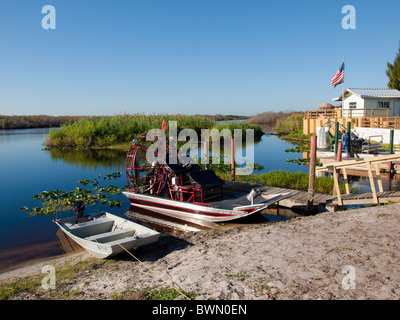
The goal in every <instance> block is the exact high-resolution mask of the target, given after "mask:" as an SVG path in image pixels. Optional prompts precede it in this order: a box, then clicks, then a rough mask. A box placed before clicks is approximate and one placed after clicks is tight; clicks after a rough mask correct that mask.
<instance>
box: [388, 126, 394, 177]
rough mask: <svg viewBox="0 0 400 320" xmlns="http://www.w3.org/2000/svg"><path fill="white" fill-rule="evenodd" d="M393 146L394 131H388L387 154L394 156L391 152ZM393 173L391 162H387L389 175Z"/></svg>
mask: <svg viewBox="0 0 400 320" xmlns="http://www.w3.org/2000/svg"><path fill="white" fill-rule="evenodd" d="M393 144H394V130H393V129H391V130H390V145H389V154H394V151H393ZM392 171H393V163H392V161H390V162H389V174H390V175H391V174H392Z"/></svg>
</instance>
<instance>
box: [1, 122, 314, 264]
mask: <svg viewBox="0 0 400 320" xmlns="http://www.w3.org/2000/svg"><path fill="white" fill-rule="evenodd" d="M48 131H49V129H24V130H5V131H4V130H3V131H0V154H1V156H0V168H1V169H0V181H1V183H0V194H1V200H0V271H2V270H3V271H4V270H5V269H7V268H10V267H15V266H17V265H18V264H19V263H25V262H26V261H29V260H33V259H42V258H45V257H51V256H55V255H59V254H62V250H61V248H60V246H59V244H58V241H57V238H56V232H57V229H58V228H57V226H56V224H55V223H53V222H52V219H54V218H55V216H54V215H53V216H34V217H30V216H29V214H28V213H27V212H26V211H21V210H20V208H21V207H23V206H27V207H29V208H32V207H36V206H39V205H40V202H39V201H38V200H34V199H32V196H33V195H35V194H38V193H40V192H41V191H43V190H55V189H59V190H64V191H70V190H73V189H74V188H75V187H77V186H80V185H79V184H77V183H76V182H77V181H78V180H81V179H94V178H97V177H98V174H101V175H102V176H105V175H106V174H107V173H112V172H117V171H121V172H123V175H122V177H121V178H119V179H118V180H111V181H102V182H101V184H102V185H107V184H114V185H116V186H118V187H123V186H124V185H125V184H126V180H125V174H124V162H125V152H123V151H109V150H97V151H80V152H77V151H74V152H65V151H64V152H61V151H44V150H43V147H44V141H45V139H46V137H47V134H48ZM288 148H293V145H292V144H291V143H289V142H287V141H284V140H281V139H278V138H277V137H276V136H274V135H267V134H266V135H264V136H263V137H262V139H261V141H259V142H258V143H256V144H255V146H254V150H255V162H256V163H259V164H261V165H263V166H264V167H265V170H264V171H269V170H278V169H285V170H290V171H299V170H300V171H304V172H307V171H308V168H307V167H301V166H298V165H297V164H293V163H287V162H286V159H289V158H291V159H294V158H297V157H301V156H302V154H296V153H286V152H285V150H286V149H288ZM236 158H237V159H239V158H242V154H241V150H236ZM117 197H118V200H120V201H122V206H121V207H120V208H110V207H109V206H108V205H97V206H96V207H89V206H87V209H86V213H88V214H94V213H96V212H98V211H104V210H106V211H108V212H110V213H113V214H116V215H119V216H124V214H125V213H126V212H127V211H128V210H129V200H128V199H127V198H126V197H125V196H123V195H119V196H117Z"/></svg>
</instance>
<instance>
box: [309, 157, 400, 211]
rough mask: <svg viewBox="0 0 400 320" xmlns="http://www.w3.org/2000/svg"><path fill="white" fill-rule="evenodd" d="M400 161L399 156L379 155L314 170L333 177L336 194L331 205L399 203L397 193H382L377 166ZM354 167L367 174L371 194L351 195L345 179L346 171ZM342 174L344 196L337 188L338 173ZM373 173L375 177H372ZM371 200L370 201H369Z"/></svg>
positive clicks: (331, 164)
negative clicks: (360, 168)
mask: <svg viewBox="0 0 400 320" xmlns="http://www.w3.org/2000/svg"><path fill="white" fill-rule="evenodd" d="M398 160H400V154H391V155H381V156H375V157H371V158H364V159H355V160H347V161H336V162H332V163H328V164H325V165H323V166H322V167H319V168H317V169H316V171H317V172H332V173H333V177H334V182H335V183H334V191H335V193H336V200H332V203H337V205H339V206H343V205H346V204H347V205H350V204H371V203H373V204H378V203H387V202H389V201H393V202H396V201H399V199H400V198H399V195H398V194H397V192H384V191H383V185H382V178H381V173H380V168H379V165H380V164H382V163H392V162H393V161H398ZM354 167H364V168H365V169H366V171H367V172H368V177H369V182H370V186H371V191H372V192H371V193H366V194H358V195H357V194H351V193H350V188H349V181H348V177H347V174H348V172H347V170H348V169H350V168H354ZM340 172H341V173H342V174H343V178H344V182H345V186H346V195H343V196H342V195H341V193H340V188H339V173H340ZM374 173H375V175H374ZM375 178H376V180H377V182H378V188H379V192H377V191H376V187H375V180H374V179H375ZM371 199H372V200H371Z"/></svg>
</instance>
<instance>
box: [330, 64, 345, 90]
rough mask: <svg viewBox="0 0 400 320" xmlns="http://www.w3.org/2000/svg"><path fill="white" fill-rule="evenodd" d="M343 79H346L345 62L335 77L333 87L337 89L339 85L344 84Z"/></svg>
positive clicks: (332, 82)
mask: <svg viewBox="0 0 400 320" xmlns="http://www.w3.org/2000/svg"><path fill="white" fill-rule="evenodd" d="M343 79H344V62H343V63H342V66H341V67H340V69H339V70H338V71H337V72H336V73H335V75H334V76H333V78H332V81H331V85H333V86H334V87H336V86H337V85H338V84H340V83H342V82H343Z"/></svg>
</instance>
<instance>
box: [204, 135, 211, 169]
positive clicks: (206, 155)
mask: <svg viewBox="0 0 400 320" xmlns="http://www.w3.org/2000/svg"><path fill="white" fill-rule="evenodd" d="M203 147H204V164H205V167H206V169H207V170H208V169H210V157H209V153H208V151H209V142H208V140H205V141H204V142H203Z"/></svg>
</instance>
